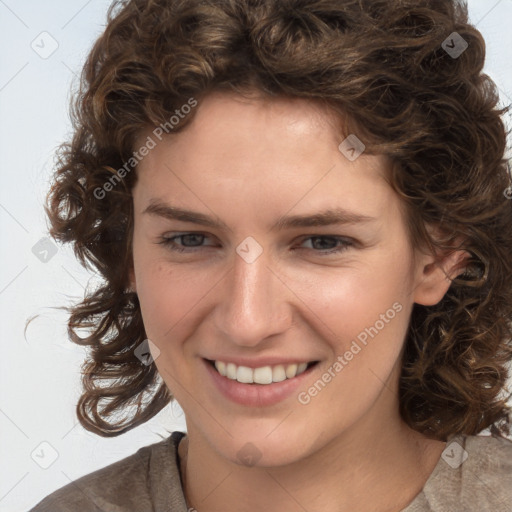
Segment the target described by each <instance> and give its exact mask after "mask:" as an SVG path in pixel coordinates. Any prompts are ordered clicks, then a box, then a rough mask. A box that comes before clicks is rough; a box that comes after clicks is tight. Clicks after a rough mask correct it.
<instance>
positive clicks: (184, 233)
mask: <svg viewBox="0 0 512 512" xmlns="http://www.w3.org/2000/svg"><path fill="white" fill-rule="evenodd" d="M187 235H201V236H204V237H205V238H212V237H213V238H217V237H215V235H211V234H209V233H205V232H203V231H178V232H171V233H170V234H164V235H162V239H164V240H172V239H175V238H180V237H182V236H187ZM311 238H333V239H335V240H337V241H339V242H342V243H344V244H346V245H356V244H357V243H358V242H357V240H355V239H354V238H352V237H348V236H345V235H332V234H317V233H313V234H309V235H308V234H306V235H300V236H298V237H296V238H295V240H297V241H299V242H304V241H305V240H309V239H311ZM194 247H201V246H191V247H190V248H191V249H192V248H194Z"/></svg>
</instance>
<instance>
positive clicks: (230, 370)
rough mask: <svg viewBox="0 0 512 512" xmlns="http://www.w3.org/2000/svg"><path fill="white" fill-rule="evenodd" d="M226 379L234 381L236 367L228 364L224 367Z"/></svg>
mask: <svg viewBox="0 0 512 512" xmlns="http://www.w3.org/2000/svg"><path fill="white" fill-rule="evenodd" d="M226 377H227V378H228V379H231V380H236V365H235V364H233V363H228V364H227V366H226Z"/></svg>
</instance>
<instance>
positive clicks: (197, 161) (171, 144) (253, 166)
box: [137, 93, 392, 214]
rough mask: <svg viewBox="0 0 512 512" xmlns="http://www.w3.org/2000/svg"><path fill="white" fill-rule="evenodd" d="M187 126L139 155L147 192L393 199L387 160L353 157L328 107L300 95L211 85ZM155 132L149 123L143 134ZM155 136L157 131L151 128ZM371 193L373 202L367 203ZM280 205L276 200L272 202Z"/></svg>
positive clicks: (287, 201)
mask: <svg viewBox="0 0 512 512" xmlns="http://www.w3.org/2000/svg"><path fill="white" fill-rule="evenodd" d="M196 110H197V111H196V113H195V117H194V119H193V121H192V122H191V123H190V124H189V125H188V126H187V127H186V128H185V129H184V130H182V131H180V132H177V133H174V134H170V135H164V136H163V138H162V141H159V140H158V139H156V140H155V142H156V146H155V147H154V148H153V149H152V150H151V151H150V152H149V154H148V155H147V156H146V157H145V158H144V159H143V160H142V161H141V162H140V163H139V165H138V168H137V174H138V177H139V182H140V187H139V188H143V189H144V191H145V193H144V195H145V196H147V199H149V196H151V195H153V196H154V195H155V194H158V195H159V196H160V198H165V196H167V197H169V198H172V199H173V202H176V200H178V201H181V199H182V198H184V197H190V198H192V196H194V195H195V196H197V197H196V198H194V202H195V203H197V199H198V198H199V197H201V198H203V200H204V201H205V202H207V203H208V202H211V201H217V200H222V199H223V200H225V201H228V202H230V203H231V204H232V206H233V207H234V206H235V205H236V204H238V203H239V204H240V205H241V206H243V205H244V202H245V208H246V209H247V208H248V207H249V206H248V203H249V202H253V201H255V202H257V203H258V204H259V205H260V206H261V205H265V206H266V207H268V208H269V209H276V211H275V213H276V214H278V209H279V208H286V207H288V208H291V207H292V206H293V205H294V204H297V206H298V203H299V202H300V205H301V206H302V207H304V208H307V207H315V206H316V203H317V202H318V201H323V203H324V204H323V206H329V207H331V206H335V205H333V204H325V203H326V202H329V201H330V200H331V201H332V202H339V201H343V202H344V205H343V206H344V207H350V206H356V205H357V206H361V204H362V203H367V204H366V207H367V208H372V205H373V208H375V209H377V210H378V209H379V205H380V206H385V204H386V202H389V200H390V195H391V194H392V191H391V188H390V187H389V185H388V184H387V182H386V181H385V179H384V177H385V174H386V168H387V165H388V161H387V159H386V158H385V157H383V156H373V155H372V156H370V155H365V154H364V153H363V154H362V155H361V156H360V157H359V158H357V159H356V160H355V161H350V160H349V159H348V158H347V157H346V156H345V155H344V154H343V153H342V152H341V151H340V149H339V145H340V143H342V141H343V140H344V139H345V138H346V135H347V134H344V133H343V132H342V128H341V127H342V123H343V121H342V120H340V119H339V118H338V117H337V116H335V115H334V114H333V112H332V111H329V110H328V108H326V107H324V106H322V105H320V104H319V103H316V102H311V101H307V100H304V99H298V98H272V99H260V98H255V99H248V98H243V97H241V96H236V95H234V94H228V93H212V94H210V95H208V96H206V97H205V98H204V99H203V100H202V101H201V103H200V104H199V105H198V106H197V107H196ZM148 136H152V133H151V130H150V129H148V130H147V131H146V132H144V133H143V134H142V136H141V137H140V138H139V141H138V142H139V143H143V141H144V140H146V137H148ZM152 137H153V138H154V136H152ZM370 197H371V203H372V205H370V204H368V203H369V201H368V199H369V198H370ZM274 207H276V208H274Z"/></svg>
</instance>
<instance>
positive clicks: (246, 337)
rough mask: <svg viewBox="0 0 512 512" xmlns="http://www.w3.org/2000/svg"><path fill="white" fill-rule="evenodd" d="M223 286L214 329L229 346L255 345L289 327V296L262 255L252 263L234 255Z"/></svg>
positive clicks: (290, 321) (290, 320)
mask: <svg viewBox="0 0 512 512" xmlns="http://www.w3.org/2000/svg"><path fill="white" fill-rule="evenodd" d="M222 284H223V286H222V287H221V290H220V293H221V297H220V300H219V302H218V304H217V307H216V310H215V313H214V319H215V326H216V328H217V329H218V330H219V332H220V335H221V336H222V337H224V338H225V339H227V340H229V341H230V342H231V343H233V344H235V345H239V346H247V347H252V346H256V345H258V344H259V343H260V342H262V341H263V340H266V339H267V338H269V337H271V336H274V335H277V334H280V333H284V332H285V331H286V330H287V329H288V328H289V327H290V325H291V323H292V311H291V304H290V302H289V300H290V296H291V295H292V293H291V292H290V290H289V289H288V288H287V287H286V285H285V284H284V283H283V282H282V281H281V280H280V278H279V277H278V272H276V271H275V270H273V269H271V266H270V265H269V262H268V260H267V258H266V256H265V252H264V253H263V254H262V255H261V256H260V257H259V258H258V259H257V260H256V261H254V262H252V263H247V262H246V261H245V260H244V259H243V258H241V257H240V256H239V255H238V254H235V258H234V265H233V267H232V268H231V270H230V271H229V272H228V274H227V275H226V276H225V278H224V279H223V283H222Z"/></svg>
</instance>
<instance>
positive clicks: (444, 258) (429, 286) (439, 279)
mask: <svg viewBox="0 0 512 512" xmlns="http://www.w3.org/2000/svg"><path fill="white" fill-rule="evenodd" d="M429 231H430V230H429ZM460 244H461V240H460V239H457V240H456V241H455V247H460ZM470 258H471V254H470V253H469V252H468V251H466V250H463V249H460V250H457V249H452V250H450V251H447V252H445V253H443V254H432V253H431V252H427V253H425V252H419V251H417V253H416V284H415V288H414V292H413V294H414V297H413V299H414V302H416V303H417V304H422V305H424V306H433V305H435V304H437V303H438V302H439V301H440V300H441V299H442V298H443V297H444V296H445V294H446V292H447V291H448V289H449V288H450V286H451V284H452V280H453V279H455V278H456V277H457V276H459V275H461V274H462V273H464V270H465V269H466V265H467V262H468V261H469V260H470Z"/></svg>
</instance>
